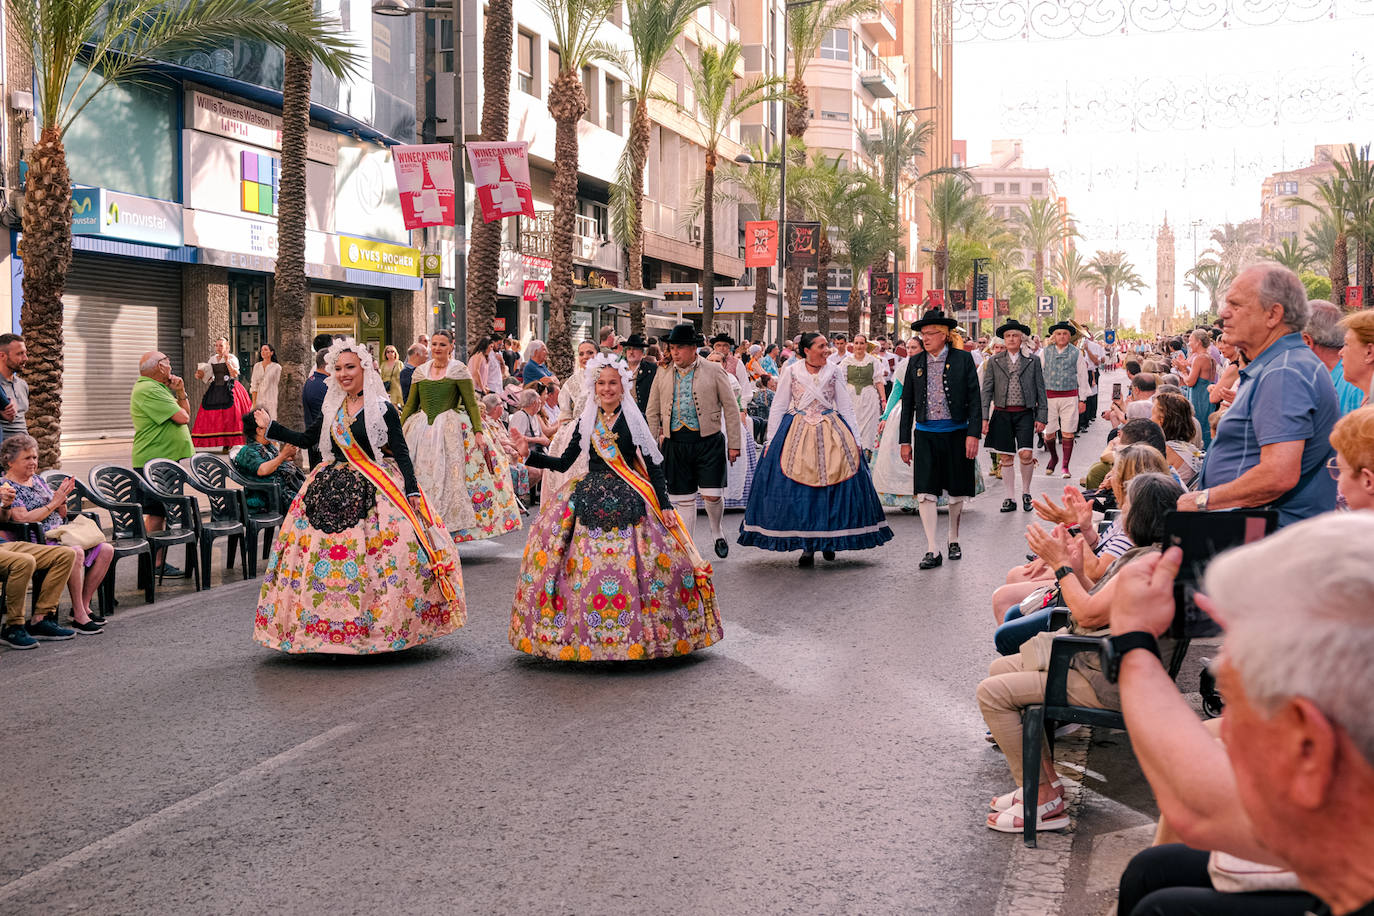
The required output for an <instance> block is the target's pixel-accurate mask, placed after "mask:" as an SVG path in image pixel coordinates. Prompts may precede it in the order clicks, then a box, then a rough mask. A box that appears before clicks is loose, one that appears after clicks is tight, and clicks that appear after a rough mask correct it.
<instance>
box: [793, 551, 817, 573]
mask: <svg viewBox="0 0 1374 916" xmlns="http://www.w3.org/2000/svg"><path fill="white" fill-rule="evenodd" d="M797 565H798V566H800V567H801V568H802V569H810V568H811V567H813V566H815V565H816V555H815V554H814V553H812V552H811V551H809V550H808V551H807V552H806V553H803V554H802V555H801V556H799V557H797Z"/></svg>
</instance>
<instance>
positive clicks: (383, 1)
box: [372, 0, 468, 350]
mask: <svg viewBox="0 0 1374 916" xmlns="http://www.w3.org/2000/svg"><path fill="white" fill-rule="evenodd" d="M372 12H374V13H376V14H377V15H378V16H414V15H416V14H417V13H418V14H420V15H424V16H430V17H432V18H434V19H452V20H453V112H452V114H451V116H450V117H451V119H452V120H451V123H450V129H451V130H452V131H453V152H452V153H451V157H452V159H453V162H452V168H453V222H454V227H453V229H454V236H453V237H454V264H453V277H454V281H453V285H454V287H455V289H454V291H453V292H454V300H455V305H454V311H455V315H454V324H455V325H456V324H458V323H459V322H460V321H461V323H462V327H456V328H455V330H456V331H457V334H458V339H459V340H460V341H462V342H463V347H464V349H465V350H466V347H467V322H468V283H467V277H468V191H467V181H466V178H465V173H464V169H463V150H464V147H463V139H464V136H465V134H464V131H463V65H462V59H463V5H462V0H434V4H433V5H431V6H411V5H410V4H409V2H408V0H373V4H372ZM428 114H429V113H428V112H426V115H428Z"/></svg>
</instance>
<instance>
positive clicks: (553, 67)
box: [549, 45, 563, 88]
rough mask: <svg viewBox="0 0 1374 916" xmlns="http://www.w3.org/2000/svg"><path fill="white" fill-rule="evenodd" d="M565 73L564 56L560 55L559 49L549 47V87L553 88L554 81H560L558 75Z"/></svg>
mask: <svg viewBox="0 0 1374 916" xmlns="http://www.w3.org/2000/svg"><path fill="white" fill-rule="evenodd" d="M562 72H563V55H562V54H559V53H558V49H557V48H555V47H554V46H553V45H549V86H550V87H551V88H552V86H553V83H554V80H556V79H558V74H560V73H562Z"/></svg>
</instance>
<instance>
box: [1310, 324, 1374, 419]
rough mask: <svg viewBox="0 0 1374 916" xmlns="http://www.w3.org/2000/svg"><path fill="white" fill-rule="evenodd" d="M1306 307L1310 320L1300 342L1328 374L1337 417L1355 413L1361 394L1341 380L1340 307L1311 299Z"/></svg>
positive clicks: (1343, 373) (1343, 339)
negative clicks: (1336, 407) (1305, 345)
mask: <svg viewBox="0 0 1374 916" xmlns="http://www.w3.org/2000/svg"><path fill="white" fill-rule="evenodd" d="M1307 304H1308V306H1310V307H1311V309H1312V316H1311V317H1310V318H1308V319H1307V327H1305V328H1303V332H1302V339H1303V342H1304V343H1306V344H1307V345H1308V346H1309V347H1311V348H1312V352H1313V353H1315V354H1317V359H1319V360H1321V361H1322V365H1323V366H1325V367H1326V368H1327V369H1329V370H1331V384H1333V385H1335V386H1336V404H1337V406H1338V407H1339V409H1340V412H1341V416H1345V415H1346V414H1348V413H1350V412H1351V411H1352V410H1358V409H1359V407H1360V405H1361V404H1363V403H1364V392H1363V391H1361V390H1360V389H1359V387H1358V386H1356V385H1352V384H1351V383H1350V382H1349V381H1348V380H1347V379H1346V377H1345V366H1344V365H1342V363H1341V347H1343V346H1345V328H1343V327H1341V317H1342V313H1341V307H1340V306H1338V305H1336V304H1335V303H1333V302H1327V301H1326V300H1325V299H1313V300H1311V301H1309V302H1308V303H1307Z"/></svg>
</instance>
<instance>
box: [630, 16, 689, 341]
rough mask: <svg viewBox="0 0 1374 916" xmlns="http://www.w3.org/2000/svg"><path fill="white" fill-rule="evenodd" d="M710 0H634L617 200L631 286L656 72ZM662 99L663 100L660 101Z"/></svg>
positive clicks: (634, 304) (638, 304)
mask: <svg viewBox="0 0 1374 916" xmlns="http://www.w3.org/2000/svg"><path fill="white" fill-rule="evenodd" d="M708 2H709V0H629V3H628V8H627V10H628V17H627V20H628V21H627V28H628V30H629V32H630V41H631V42H632V44H633V46H634V55H633V57H630V56H629V55H623V56H622V58H621V60H620V68H621V69H622V70H624V71H625V73H626V74H627V75H628V76H629V92H628V96H629V100H630V102H631V103H632V104H633V106H634V111H633V114H632V115H631V117H630V138H629V140H627V141H626V143H625V150H624V152H623V153H621V156H620V166H619V170H618V174H617V181H616V185H615V187H614V188H613V189H612V204H613V206H614V207H615V208H616V209H617V210H618V211H619V212H618V213H617V222H618V224H619V225H620V227H621V234H620V235H619V236H618V237H619V238H620V239H621V240H622V241H623V243H624V245H625V247H626V248H627V249H628V251H627V252H626V254H627V259H628V261H629V264H628V266H627V268H626V271H625V288H626V289H643V288H644V220H643V212H644V165H645V163H646V162H647V161H648V159H649V132H650V124H649V102H650V100H651V99H654V98H656V97H655V96H654V94H653V78H654V73H655V71H657V70H658V67H659V65H660V64H661V63H663V60H664V59H665V58H666V57H667V56H668V52H669V51H671V50H672V49H673V45H674V44H675V43H676V42H677V40H678V38H679V37H680V36H681V35H682V33H683V32H684V31H685V30H686V28H687V24H688V23H689V22H691V21H692V16H693V15H695V13H696V11H697V10H699V9H701V8H702V7H704V6H706V4H707V3H708ZM659 101H662V99H659ZM630 330H631V331H632V332H637V333H643V331H644V301H643V300H632V301H631V302H630Z"/></svg>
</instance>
